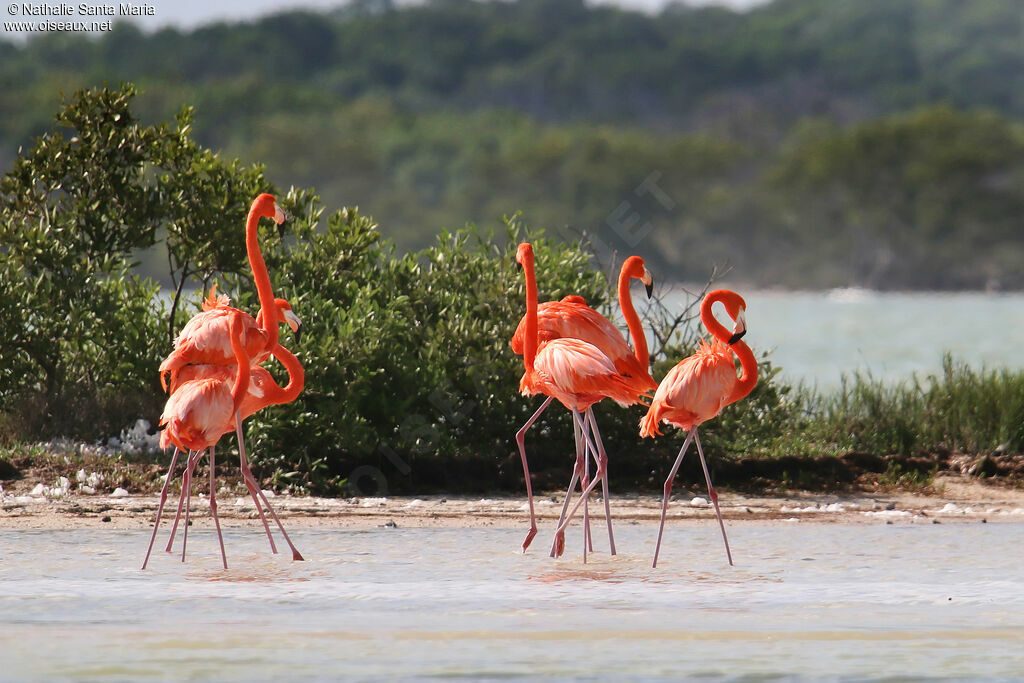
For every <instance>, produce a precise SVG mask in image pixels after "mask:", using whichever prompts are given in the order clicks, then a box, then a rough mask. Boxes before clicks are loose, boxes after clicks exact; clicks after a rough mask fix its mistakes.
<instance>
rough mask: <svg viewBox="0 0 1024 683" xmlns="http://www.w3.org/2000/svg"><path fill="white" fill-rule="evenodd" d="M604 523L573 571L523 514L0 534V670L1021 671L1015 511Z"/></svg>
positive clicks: (1020, 533)
mask: <svg viewBox="0 0 1024 683" xmlns="http://www.w3.org/2000/svg"><path fill="white" fill-rule="evenodd" d="M576 529H577V530H578V527H577V528H576ZM617 531H618V534H617V536H618V537H617V539H616V540H617V542H618V544H619V546H620V552H621V554H620V555H619V556H618V557H614V558H609V557H608V556H607V555H605V554H603V553H600V552H599V553H598V554H597V555H596V556H594V557H592V561H591V562H590V563H589V564H587V565H586V566H584V565H582V564H581V562H580V558H579V555H578V548H575V549H574V548H573V546H574V545H579V544H578V543H575V544H574V539H573V538H572V537H570V538H569V546H570V550H569V551H567V557H566V558H564V559H562V560H558V561H554V560H550V559H548V558H547V557H546V553H544V552H543V547H544V542H543V538H541V537H538V539H537V541H536V542H535V547H534V548H531V551H530V553H529V554H527V555H522V554H519V553H517V552H515V549H516V547H517V546H518V544H519V542H520V541H521V537H522V532H521V530H508V529H469V530H447V529H444V530H438V529H402V528H399V529H378V530H372V531H320V530H316V531H298V532H297V533H296V534H295V537H296V542H297V544H298V545H299V547H300V548H301V549H302V551H303V552H304V553H305V554H306V556H307V558H308V561H307V562H305V563H291V562H289V561H287V560H285V559H284V558H281V557H272V556H269V553H268V552H267V551H266V549H265V547H264V545H263V543H262V542H261V540H262V539H260V537H259V536H258V534H257V533H256V532H255V531H254V530H253V529H237V530H228V531H227V534H226V541H227V543H228V553H229V555H228V558H229V561H230V562H231V564H232V568H231V569H230V570H229V571H223V570H221V569H220V568H219V566H218V557H217V554H216V551H215V548H214V543H215V540H214V538H213V536H212V534H211V533H210V532H208V531H205V530H198V529H197V530H195V531H194V532H193V534H192V535H191V538H190V541H191V542H190V546H189V547H190V556H189V559H188V562H187V563H186V564H184V565H182V564H181V563H179V562H178V561H177V560H176V558H172V557H171V556H168V555H164V554H162V553H161V554H160V555H159V556H157V557H156V561H155V562H154V563H153V564H152V565H151V569H150V570H147V571H146V572H141V571H139V570H138V563H139V561H140V560H141V558H142V553H143V551H144V548H145V545H146V542H147V541H148V534H147V533H146V532H145V531H137V532H136V531H133V532H114V531H110V532H104V531H81V530H78V531H56V532H54V531H46V532H42V531H11V530H8V531H0V547H2V548H3V557H2V560H0V623H2V624H3V627H2V629H0V655H2V656H0V659H2V662H3V663H2V673H0V678H2V679H4V680H12V679H15V680H16V679H35V680H41V679H45V680H55V679H56V680H59V679H94V680H104V681H107V680H129V679H130V680H139V679H152V678H171V677H173V678H198V679H207V678H218V679H232V680H271V679H282V678H285V679H295V678H303V679H310V680H316V679H335V678H339V677H353V678H359V679H364V680H365V679H370V680H372V679H394V678H408V677H417V678H430V677H440V678H450V677H466V678H470V679H478V678H489V677H495V678H517V677H526V676H531V675H538V674H540V675H547V676H554V677H585V678H593V679H605V678H612V677H623V676H629V677H635V678H643V679H657V678H678V677H681V676H690V677H694V676H702V677H707V678H710V679H723V678H724V679H729V678H744V679H751V680H759V679H763V678H772V677H784V678H796V679H800V678H821V677H826V678H834V677H855V678H862V677H864V678H875V677H885V676H922V675H927V676H943V677H962V678H971V679H976V678H984V677H988V678H1008V677H1021V676H1024V648H1022V647H1021V643H1022V642H1024V524H1011V523H1000V524H946V525H930V524H928V525H885V524H879V525H815V526H811V525H801V524H796V523H794V524H789V525H777V526H769V525H758V524H746V525H733V526H732V527H731V528H730V540H731V541H732V543H733V548H734V553H735V555H736V560H737V563H736V566H735V567H733V568H730V567H729V566H728V565H727V564H726V562H725V558H724V552H723V551H722V547H721V539H720V537H719V536H718V534H717V528H716V527H715V525H714V524H713V523H708V524H706V525H700V526H675V527H670V528H669V529H668V531H667V532H666V544H667V545H666V547H665V548H664V549H663V555H662V563H661V566H659V568H658V569H657V570H651V569H650V567H649V562H650V555H651V552H652V551H653V542H654V533H655V528H654V527H653V526H651V525H650V524H641V525H628V524H620V525H619V526H618V529H617ZM597 538H599V537H597V536H595V539H597ZM577 540H578V539H577ZM599 550H600V549H599ZM570 553H576V554H572V555H570Z"/></svg>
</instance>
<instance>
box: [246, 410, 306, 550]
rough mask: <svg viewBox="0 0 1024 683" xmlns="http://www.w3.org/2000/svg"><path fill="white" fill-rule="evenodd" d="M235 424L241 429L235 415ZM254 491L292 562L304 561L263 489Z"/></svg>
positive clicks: (257, 488)
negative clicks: (282, 537)
mask: <svg viewBox="0 0 1024 683" xmlns="http://www.w3.org/2000/svg"><path fill="white" fill-rule="evenodd" d="M235 424H236V427H237V428H238V429H241V423H240V421H239V418H238V416H237V415H236V416H235ZM238 443H239V444H241V443H242V442H241V441H239V442H238ZM242 448H243V446H241V445H240V446H239V453H242V450H241V449H242ZM243 457H244V455H243ZM245 463H246V468H248V466H249V465H248V460H245ZM250 476H252V473H251V472H250ZM253 483H255V480H254V481H253ZM256 491H257V493H259V496H260V500H262V501H263V504H264V505H265V506H266V508H267V510H268V511H269V512H270V516H271V517H273V518H274V522H276V523H277V528H278V530H279V531H280V532H281V535H282V536H284V542H285V543H287V544H288V548H290V549H291V551H292V561H293V562H302V561H304V559H305V558H303V557H302V554H301V553H300V552H299V551H298V549H297V548H296V547H295V545H294V544H292V539H290V538H288V532H287V531H285V530H284V525H283V524H281V520H280V519H279V518H278V516H277V513H276V512H274V508H273V507H271V505H270V501H269V500H267V497H266V496H265V495H264V494H263V490H262V489H261V488H259V487H258V486H257V487H256ZM257 507H258V506H257Z"/></svg>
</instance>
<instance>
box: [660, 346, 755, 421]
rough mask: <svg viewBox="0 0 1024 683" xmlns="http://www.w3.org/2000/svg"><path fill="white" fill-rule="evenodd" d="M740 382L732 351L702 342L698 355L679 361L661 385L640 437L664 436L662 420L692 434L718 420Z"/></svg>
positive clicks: (697, 351)
mask: <svg viewBox="0 0 1024 683" xmlns="http://www.w3.org/2000/svg"><path fill="white" fill-rule="evenodd" d="M738 381H739V379H738V378H737V376H736V363H735V361H734V356H733V354H732V353H731V352H730V351H729V348H728V347H727V346H726V345H725V344H723V343H722V342H720V341H718V340H717V339H713V340H712V341H711V342H710V343H708V342H707V341H705V340H703V339H702V340H700V342H698V345H697V350H696V352H695V353H694V354H693V355H692V356H689V357H687V358H684V359H683V360H681V361H679V363H677V364H676V365H675V366H674V367H673V368H672V369H671V370H669V371H668V374H667V375H665V378H664V379H663V380H662V381H661V384H660V385H658V390H657V391H656V392H655V393H654V400H653V401H651V406H650V408H649V409H648V410H647V414H646V415H645V416H644V418H643V420H641V424H640V436H643V437H648V436H661V430H660V429H659V425H660V423H661V422H662V421H664V422H669V423H671V424H674V425H675V426H677V427H679V428H680V429H685V430H687V431H689V430H691V429H693V428H694V427H696V426H697V425H699V424H701V423H703V422H707V421H708V420H710V419H712V418H714V417H717V416H718V414H719V413H721V412H722V409H723V408H725V406H727V405H728V404H729V403H730V401H729V397H730V396H731V395H732V394H733V392H734V391H735V387H736V384H737V382H738Z"/></svg>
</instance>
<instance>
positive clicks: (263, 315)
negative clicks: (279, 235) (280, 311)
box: [245, 204, 278, 347]
mask: <svg viewBox="0 0 1024 683" xmlns="http://www.w3.org/2000/svg"><path fill="white" fill-rule="evenodd" d="M259 226H260V215H259V214H258V213H257V212H256V205H255V204H253V206H252V208H250V209H249V217H248V219H246V222H245V251H246V253H247V254H248V256H249V265H250V267H252V277H253V280H254V281H255V282H256V294H257V295H258V296H259V300H260V310H259V313H258V314H257V317H258V320H259V321H260V322H261V323H262V324H261V325H260V328H261V329H262V330H263V331H264V332H265V333H266V335H267V346H268V347H273V346H274V345H275V344H277V339H278V329H277V325H275V324H273V323H269V324H268V321H269V320H273V319H275V318H276V317H277V316H275V315H273V313H274V311H275V303H274V288H273V286H272V285H271V284H270V274H269V273H268V272H267V263H266V261H264V260H263V254H262V253H261V252H260V242H259Z"/></svg>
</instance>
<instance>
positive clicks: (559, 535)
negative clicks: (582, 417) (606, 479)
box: [551, 446, 608, 560]
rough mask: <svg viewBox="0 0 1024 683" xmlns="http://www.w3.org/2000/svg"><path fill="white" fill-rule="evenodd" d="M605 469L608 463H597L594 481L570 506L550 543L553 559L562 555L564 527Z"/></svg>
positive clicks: (603, 461)
mask: <svg viewBox="0 0 1024 683" xmlns="http://www.w3.org/2000/svg"><path fill="white" fill-rule="evenodd" d="M591 448H593V446H591ZM607 467H608V463H607V462H606V461H605V460H603V459H602V460H600V461H599V462H598V466H597V472H596V473H595V474H594V479H593V480H591V482H590V484H589V485H588V486H587V487H586V488H585V489H583V492H582V493H581V494H580V497H579V499H577V501H576V504H575V505H573V506H572V510H570V511H569V514H568V516H567V517H566V518H565V520H564V521H563V522H562V523H561V524H560V525H559V527H558V529H557V530H556V531H555V540H554V542H553V543H552V548H551V552H552V556H553V557H557V556H560V555H561V554H562V552H563V550H564V549H565V527H567V526H568V525H569V522H571V521H572V518H573V516H574V515H575V514H576V511H577V510H579V508H580V505H582V504H584V502H585V501H586V499H587V497H588V496H589V495H590V492H591V491H593V490H594V487H595V486H597V484H598V483H599V482H600V481H601V477H603V476H604V474H605V471H606V470H607ZM585 559H586V558H585V557H584V560H585Z"/></svg>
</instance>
